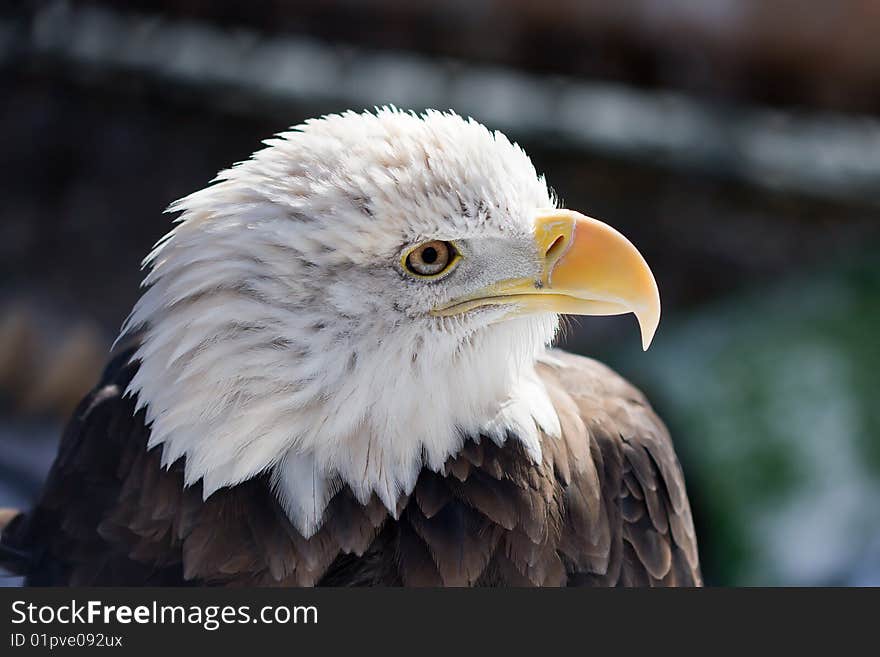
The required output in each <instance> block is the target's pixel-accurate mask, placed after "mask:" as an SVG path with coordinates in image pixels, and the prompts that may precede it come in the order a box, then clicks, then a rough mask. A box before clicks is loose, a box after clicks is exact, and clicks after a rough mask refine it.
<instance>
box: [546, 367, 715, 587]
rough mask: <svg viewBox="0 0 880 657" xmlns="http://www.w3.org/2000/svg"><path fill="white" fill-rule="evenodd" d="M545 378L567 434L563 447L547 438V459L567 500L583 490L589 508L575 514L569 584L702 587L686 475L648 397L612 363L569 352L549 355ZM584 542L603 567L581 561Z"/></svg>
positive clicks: (568, 546)
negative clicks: (598, 553)
mask: <svg viewBox="0 0 880 657" xmlns="http://www.w3.org/2000/svg"><path fill="white" fill-rule="evenodd" d="M538 373H539V376H540V377H541V379H542V381H543V382H544V384H545V386H546V387H547V390H548V392H549V394H550V396H551V399H552V401H553V404H554V406H555V407H556V410H557V413H558V414H559V419H560V424H561V426H562V436H561V439H560V440H558V441H556V440H554V439H553V438H550V437H545V439H544V445H545V447H546V449H545V451H546V452H547V454H546V455H545V460H547V459H550V460H552V461H553V462H554V467H555V469H556V470H557V471H561V472H562V476H561V478H560V479H561V485H562V487H563V490H564V491H565V492H564V494H565V495H566V497H569V498H572V499H575V500H577V499H578V498H579V497H580V496H579V495H573V494H572V493H571V492H569V491H570V490H573V491H583V493H584V494H583V497H584V498H585V499H586V500H587V501H588V502H589V504H584V505H578V504H570V505H568V506H567V514H568V517H567V522H566V523H565V524H564V529H563V536H562V537H561V539H560V545H561V547H562V548H563V550H562V551H563V553H565V554H567V555H568V559H569V563H568V570H569V581H568V583H569V584H585V585H615V584H617V585H624V586H636V585H660V586H662V585H673V586H675V585H678V586H699V585H701V584H702V577H701V574H700V567H699V558H698V553H697V541H696V537H695V533H694V527H693V519H692V516H691V509H690V504H689V502H688V498H687V493H686V490H685V481H684V474H683V473H682V469H681V465H680V464H679V461H678V458H677V457H676V454H675V450H674V446H673V443H672V439H671V438H670V435H669V432H668V430H667V429H666V427H665V426H664V424H663V422H662V421H661V420H660V418H659V417H657V415H656V413H655V412H654V410H653V409H652V408H651V405H650V404H649V403H648V401H647V399H646V398H645V396H644V395H643V394H642V393H641V392H640V391H639V390H638V389H636V388H635V387H634V386H633V385H632V384H630V383H629V382H628V381H626V380H625V379H624V378H623V377H621V376H620V375H618V374H617V373H616V372H614V371H613V370H611V369H610V368H608V367H607V366H605V365H603V364H602V363H600V362H598V361H596V360H593V359H591V358H585V357H582V356H575V355H572V354H569V353H566V352H563V351H560V350H553V351H550V352H548V357H547V358H545V359H542V361H541V362H540V363H539V364H538ZM556 461H559V462H561V463H562V464H563V465H564V466H565V467H562V468H560V467H559V466H558V465H556ZM596 504H598V505H599V510H596V509H594V508H593V506H592V505H596ZM581 507H583V508H585V509H586V510H587V512H586V513H585V512H583V511H582V510H581ZM583 540H586V541H587V543H588V544H591V545H593V544H595V545H597V546H601V547H602V548H604V549H605V550H606V552H605V555H603V558H600V559H598V561H597V560H596V559H595V556H594V555H592V554H591V553H590V552H591V551H590V550H586V551H580V552H579V550H578V548H577V546H578V545H579V541H583ZM588 553H590V554H588ZM585 556H588V557H589V558H587V559H585V558H584V557H585ZM604 557H607V559H605V558H604Z"/></svg>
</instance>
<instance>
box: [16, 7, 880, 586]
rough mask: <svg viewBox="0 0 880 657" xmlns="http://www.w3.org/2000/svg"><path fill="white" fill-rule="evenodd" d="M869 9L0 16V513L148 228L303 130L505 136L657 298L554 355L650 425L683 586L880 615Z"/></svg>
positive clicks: (31, 471) (879, 200)
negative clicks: (630, 385)
mask: <svg viewBox="0 0 880 657" xmlns="http://www.w3.org/2000/svg"><path fill="white" fill-rule="evenodd" d="M878 33H880V5H878V4H877V3H876V2H872V1H868V0H840V1H838V2H824V1H820V0H801V1H799V2H793V1H790V0H781V1H780V2H772V3H768V2H764V1H762V0H704V1H702V2H688V1H686V0H673V1H670V0H666V1H661V0H656V1H650V0H621V1H619V2H615V3H610V2H602V1H599V0H595V1H593V0H590V1H582V2H575V1H574V0H546V1H545V2H541V3H535V2H527V1H526V0H507V1H503V2H502V1H501V0H496V1H491V0H469V1H468V2H461V1H458V0H437V1H435V2H431V3H415V2H404V1H403V0H327V1H324V2H318V1H314V0H313V1H308V2H282V1H280V0H255V1H253V2H248V3H241V2H233V1H231V0H214V1H208V0H161V1H156V2H147V1H146V0H135V1H133V2H126V3H119V2H111V1H109V0H107V1H104V2H100V1H86V0H77V1H69V2H61V1H57V0H52V1H20V0H11V1H8V2H5V3H3V5H2V8H0V91H2V98H3V102H2V103H0V117H2V120H0V138H2V149H0V171H2V175H0V198H2V200H3V203H2V205H0V208H2V213H3V216H2V221H0V506H10V505H24V504H27V502H28V501H29V500H31V499H32V498H33V497H34V495H36V493H37V491H38V490H39V486H40V483H41V481H42V478H43V477H44V475H45V472H46V469H47V467H48V465H49V463H50V461H51V458H52V456H53V454H54V450H55V447H56V445H57V440H58V436H59V432H60V428H61V426H62V425H63V422H64V420H65V419H66V417H67V416H68V415H69V413H70V411H71V409H72V407H73V405H74V404H75V403H76V401H78V399H79V398H80V396H81V395H82V394H83V393H84V392H85V391H86V390H87V389H88V388H89V387H90V386H91V385H92V384H93V383H94V381H95V379H96V377H97V374H98V372H99V370H100V368H101V366H102V365H103V362H104V361H105V359H106V356H107V350H108V348H109V345H110V343H111V342H112V339H113V337H114V335H115V332H116V330H117V329H118V327H119V325H120V323H121V320H122V319H123V318H124V316H125V315H126V314H127V312H128V309H129V308H130V307H131V305H132V303H133V302H134V300H135V299H136V297H137V294H138V283H139V281H140V272H139V262H140V260H141V258H142V257H143V256H144V255H145V254H146V252H147V251H148V250H149V248H150V246H151V245H152V244H153V242H154V241H155V240H156V239H158V238H159V237H160V236H161V235H162V234H164V233H165V232H166V231H167V229H168V227H169V221H170V218H169V217H168V216H167V215H163V214H162V210H163V209H164V208H165V207H166V206H167V205H168V204H169V203H170V202H171V201H173V200H174V199H176V198H179V197H180V196H183V195H184V194H186V193H188V192H190V191H193V190H195V189H198V188H200V187H203V186H204V185H205V184H207V182H208V181H209V180H210V179H211V178H212V177H213V175H214V173H216V171H217V170H219V169H221V168H223V167H225V166H227V165H229V164H230V163H232V162H234V161H237V160H241V159H244V158H246V157H247V156H248V155H249V154H250V153H251V152H252V151H253V150H255V149H256V148H257V147H258V145H259V141H260V140H261V139H263V138H265V137H267V136H269V135H271V134H272V133H274V132H278V131H280V130H283V129H284V128H286V127H287V126H289V125H292V124H295V123H298V122H300V121H302V120H303V119H305V118H308V117H309V116H313V115H316V114H320V113H325V112H331V111H341V110H344V109H347V108H353V109H362V108H369V107H373V106H376V105H383V104H387V103H394V104H397V105H398V106H400V107H405V108H412V109H415V110H419V109H423V108H425V107H437V108H439V109H449V108H451V109H455V110H456V111H458V112H460V113H462V114H468V115H472V116H474V117H475V118H477V119H479V120H481V121H483V122H485V123H486V124H487V125H489V126H490V127H493V128H499V129H502V130H504V131H505V132H506V133H507V134H508V135H509V136H511V138H513V139H515V140H517V141H519V142H520V143H521V144H522V145H523V146H524V147H525V148H526V150H527V151H528V152H529V153H530V154H531V155H532V157H533V159H534V160H535V163H536V165H537V166H538V168H539V169H540V170H542V171H543V172H545V173H546V175H547V177H548V179H549V181H550V183H551V184H552V185H553V187H554V188H555V189H556V191H557V192H558V193H559V195H560V196H561V197H562V199H564V201H565V204H566V205H567V206H569V207H572V208H576V209H579V210H581V211H584V212H585V213H587V214H591V215H594V216H596V217H599V218H602V219H603V220H605V221H608V222H609V223H611V224H612V225H614V226H616V227H618V228H619V229H620V230H621V231H622V232H624V233H625V234H626V235H627V236H629V237H630V238H631V239H632V240H633V241H634V242H635V243H636V244H637V245H638V246H639V248H640V249H641V250H642V252H643V253H644V254H645V256H646V258H647V260H648V262H650V263H651V265H652V268H653V270H654V272H655V274H656V277H657V279H658V282H659V285H660V290H661V295H662V297H663V302H664V317H663V321H662V322H661V326H660V330H659V332H658V334H657V336H656V338H655V340H654V344H653V346H652V348H651V350H650V351H649V352H647V353H642V352H641V350H640V349H639V340H638V335H637V329H636V327H635V322H634V320H632V318H627V317H623V318H593V319H586V320H578V321H571V322H568V324H567V328H566V331H565V332H564V335H563V338H562V343H563V344H564V345H565V346H566V347H567V348H569V349H571V350H575V351H579V352H581V353H585V354H589V355H593V356H596V357H598V358H600V359H603V360H605V361H606V362H608V363H609V364H611V365H612V366H614V367H615V368H617V369H618V370H620V371H621V372H622V373H624V374H625V375H626V376H628V377H629V378H631V379H632V380H633V381H634V382H636V383H637V384H638V385H640V386H641V387H642V388H643V389H644V390H645V392H646V393H647V394H648V396H649V397H650V398H651V399H652V401H653V402H654V404H655V406H656V407H657V409H658V411H659V412H660V414H661V415H662V416H663V417H664V418H665V419H666V420H667V422H668V424H669V426H670V428H671V430H672V433H673V437H674V439H675V442H676V447H677V449H678V451H679V454H680V456H681V459H682V462H683V465H684V469H685V474H686V477H687V482H688V488H689V492H690V495H691V499H692V503H693V506H694V512H695V521H696V523H697V530H698V534H699V538H700V545H701V556H702V560H703V564H704V571H705V576H706V580H707V583H709V584H715V585H780V584H788V585H880V503H878V502H880V403H878V399H880V375H878V372H880V346H878V340H877V336H876V332H875V331H876V327H877V326H878V322H880V256H878V248H877V247H878V246H880V225H878V206H880V121H878V118H877V117H878V113H880V40H878V39H877V38H876V35H877V34H878Z"/></svg>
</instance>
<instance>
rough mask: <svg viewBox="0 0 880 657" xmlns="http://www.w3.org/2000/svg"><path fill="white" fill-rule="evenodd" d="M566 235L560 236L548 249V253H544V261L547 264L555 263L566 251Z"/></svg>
mask: <svg viewBox="0 0 880 657" xmlns="http://www.w3.org/2000/svg"><path fill="white" fill-rule="evenodd" d="M565 242H566V239H565V235H560V236H559V237H557V238H556V239H555V240H553V242H552V243H551V244H550V246H549V247H547V251H546V253H544V261H545V262H553V261H554V260H556V259H557V258H558V257H559V256H560V255H562V252H563V251H564V250H565Z"/></svg>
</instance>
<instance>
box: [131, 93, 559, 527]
mask: <svg viewBox="0 0 880 657" xmlns="http://www.w3.org/2000/svg"><path fill="white" fill-rule="evenodd" d="M266 144H267V148H265V149H263V150H261V151H258V152H257V153H255V154H254V155H253V157H252V158H251V159H249V160H247V161H245V162H242V163H239V164H237V165H236V166H234V167H233V168H231V169H228V170H226V171H223V172H221V173H220V174H219V176H218V177H217V180H216V181H215V184H213V185H211V186H209V187H207V188H206V189H203V190H201V191H199V192H196V193H194V194H192V195H190V196H187V197H186V198H184V199H182V200H180V201H178V202H176V203H175V204H173V205H172V206H171V208H170V210H171V211H175V212H178V211H179V212H181V215H180V216H179V218H178V219H177V222H178V223H177V226H176V227H175V228H174V229H173V230H172V231H171V232H170V233H169V234H168V235H167V236H166V237H165V238H163V239H162V240H161V241H160V242H159V243H158V245H157V246H156V248H155V249H154V250H153V252H152V253H151V254H150V255H149V256H148V257H147V259H146V260H145V266H149V267H150V268H151V270H150V272H149V274H148V275H147V277H146V279H145V280H144V285H145V286H146V287H147V289H146V291H145V292H144V294H143V296H142V297H141V299H140V300H139V302H138V303H137V305H136V306H135V308H134V310H133V311H132V314H131V316H130V317H129V319H128V320H127V322H126V324H125V326H124V327H123V334H125V333H130V332H133V331H135V330H139V329H140V330H142V331H143V337H142V341H141V346H140V348H139V350H138V351H137V354H136V358H137V359H139V360H140V361H141V365H140V369H139V371H138V373H137V375H136V376H135V378H134V380H133V381H132V383H131V385H130V387H129V393H130V394H136V395H137V397H138V403H139V406H140V407H145V408H146V416H147V421H148V423H149V424H150V427H151V437H150V442H149V446H150V447H156V446H160V445H161V449H162V459H163V463H164V464H165V465H170V464H171V463H173V462H174V461H176V460H177V459H179V458H181V457H185V471H186V482H187V484H188V485H189V484H193V483H196V482H198V481H199V480H201V481H202V482H203V485H204V494H205V496H208V495H210V494H211V493H212V492H214V491H215V490H217V489H218V488H221V487H224V486H232V485H235V484H237V483H240V482H242V481H244V480H247V479H249V478H251V477H254V476H255V475H258V474H260V473H263V472H271V473H272V480H273V482H274V485H275V487H276V492H277V495H278V497H279V500H280V501H281V503H282V504H283V505H284V507H285V509H286V510H287V512H288V515H289V516H290V518H291V520H292V522H293V523H294V524H295V526H296V527H297V528H298V529H299V530H300V531H301V532H302V533H303V534H304V535H306V536H309V535H311V534H312V533H314V531H315V530H316V529H317V528H318V527H319V526H320V522H321V518H322V514H323V511H324V508H325V506H326V504H327V502H328V501H329V499H330V498H331V497H332V495H333V494H334V493H335V491H336V490H338V488H339V487H340V486H341V485H343V484H345V485H348V486H349V487H350V488H351V490H352V491H353V492H354V493H355V495H356V496H357V497H358V498H359V499H360V500H361V501H363V502H366V501H367V500H368V499H369V497H370V496H371V495H372V494H373V493H375V494H376V495H378V497H379V498H380V499H381V500H382V502H383V503H384V504H385V506H386V507H387V508H388V509H389V511H390V512H391V513H394V510H395V508H396V504H397V501H398V499H399V497H400V495H401V494H408V493H409V492H411V491H412V489H413V487H414V486H415V482H416V479H417V477H418V474H419V472H420V471H421V469H422V468H423V467H427V468H431V469H433V470H438V469H440V468H442V466H443V464H444V462H445V461H446V459H447V458H448V457H449V456H450V455H453V454H455V453H456V452H457V451H458V450H459V449H460V447H461V445H462V444H463V441H464V440H465V438H466V437H473V438H477V437H479V436H480V435H481V434H482V435H484V436H488V437H490V438H491V439H493V440H496V441H498V442H503V441H504V440H506V439H507V437H508V436H515V438H516V439H518V440H520V441H522V442H523V443H524V444H525V445H526V447H527V449H528V450H529V452H530V453H531V454H532V455H533V456H534V457H535V458H539V457H540V442H539V435H540V432H539V427H540V428H541V429H543V430H544V431H546V432H548V433H551V434H558V432H559V424H558V419H557V417H556V414H555V411H554V410H553V407H552V405H551V404H550V402H549V400H548V398H547V395H546V392H545V391H544V389H543V386H542V385H541V383H540V382H539V381H538V379H537V378H536V376H535V374H534V369H533V364H534V362H535V359H536V358H537V357H538V356H539V355H540V353H541V352H542V351H543V350H544V348H545V346H546V345H547V344H548V343H549V341H550V340H551V339H552V337H553V335H554V333H555V331H556V327H557V317H556V316H555V315H552V314H545V315H532V316H528V317H519V318H515V319H508V318H506V316H507V314H508V310H507V309H505V308H504V307H501V306H496V307H487V308H483V309H481V310H478V311H474V312H471V313H468V314H466V315H463V316H459V317H455V318H439V317H433V316H430V315H429V314H428V311H429V310H430V309H431V308H433V307H434V306H435V305H436V304H437V303H438V302H439V301H442V300H443V299H447V298H453V297H455V296H456V295H460V294H462V292H464V291H467V290H469V289H476V288H479V287H480V286H482V285H485V284H486V283H487V282H489V281H491V279H492V276H493V274H497V272H498V271H500V270H499V268H502V267H503V268H505V271H506V273H508V274H509V273H511V272H512V273H517V268H519V270H520V271H519V272H518V273H519V274H520V275H531V274H534V273H536V272H537V271H538V267H539V265H538V258H537V254H536V253H530V252H528V248H529V247H528V246H527V245H529V244H534V240H533V239H532V230H533V228H532V214H533V212H534V210H535V208H546V207H552V206H554V205H555V199H553V197H552V194H551V193H550V192H549V191H548V188H547V185H546V184H545V182H544V179H543V178H542V177H539V176H538V175H537V174H536V172H535V169H534V166H533V165H532V163H531V161H530V160H529V158H528V157H527V156H526V154H525V153H524V152H523V151H522V150H521V149H520V148H519V147H518V146H516V145H515V144H511V142H510V141H508V140H507V138H506V137H505V136H504V135H502V134H500V133H498V132H495V133H491V132H489V131H488V130H487V129H486V128H484V127H483V126H482V125H480V124H478V123H476V122H475V121H473V120H464V119H462V118H460V117H459V116H457V115H455V114H443V113H439V112H428V113H426V114H425V115H423V116H415V115H413V114H407V113H403V112H400V111H397V110H394V109H383V110H380V111H378V112H377V113H376V114H369V113H365V114H355V113H346V114H342V115H332V116H327V117H324V118H322V119H317V120H312V121H308V122H306V123H305V124H303V125H301V126H298V127H296V128H294V129H292V130H291V131H289V132H285V133H283V134H281V135H278V136H277V137H276V138H274V139H271V140H268V141H267V142H266ZM434 239H440V240H455V241H456V244H459V245H461V248H462V250H463V251H464V252H465V253H464V255H465V256H466V257H465V258H464V259H463V260H462V263H461V265H460V266H459V267H457V268H456V270H455V272H454V273H453V274H451V275H449V276H448V277H445V278H443V279H442V280H439V281H431V282H425V281H421V280H416V279H413V278H412V277H409V276H407V275H406V274H405V273H404V272H403V271H402V269H401V267H400V257H401V254H402V253H404V252H405V250H406V249H407V248H409V247H411V246H413V245H415V244H418V243H420V242H424V241H428V240H434ZM501 319H505V320H506V321H499V320H501Z"/></svg>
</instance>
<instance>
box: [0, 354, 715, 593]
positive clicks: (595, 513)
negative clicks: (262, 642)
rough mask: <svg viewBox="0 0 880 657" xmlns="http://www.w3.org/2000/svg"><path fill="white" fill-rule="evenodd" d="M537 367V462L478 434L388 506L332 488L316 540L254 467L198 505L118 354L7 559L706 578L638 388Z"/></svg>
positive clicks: (267, 571)
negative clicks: (545, 423) (167, 460)
mask: <svg viewBox="0 0 880 657" xmlns="http://www.w3.org/2000/svg"><path fill="white" fill-rule="evenodd" d="M553 355H554V360H555V361H556V363H557V364H553V365H550V364H544V363H541V364H539V365H538V370H539V373H540V375H541V378H542V379H543V381H544V383H545V385H546V386H547V388H548V390H549V392H550V395H551V398H552V400H553V402H554V405H555V406H556V409H557V411H558V413H559V418H560V421H561V424H562V437H561V438H558V439H557V438H552V437H549V436H544V438H543V459H542V462H541V463H540V464H535V463H534V462H533V461H532V460H531V459H530V458H529V457H528V456H527V455H526V453H525V452H524V451H523V449H522V448H521V447H520V446H519V443H518V442H517V441H515V440H508V441H507V443H506V444H505V445H504V446H501V447H499V446H498V445H496V444H495V443H493V442H491V441H490V440H488V439H482V440H481V439H480V437H479V436H474V437H473V439H472V440H469V441H468V442H467V443H466V445H465V447H464V448H463V449H462V451H461V452H460V453H459V454H458V455H457V456H456V457H455V458H452V459H450V460H449V461H448V462H447V464H446V467H445V469H444V472H442V473H434V472H430V471H428V470H425V471H423V472H422V474H421V476H420V477H419V480H418V483H417V485H416V488H415V490H414V491H413V493H412V494H411V495H410V496H409V497H408V498H406V499H402V500H401V501H400V505H399V509H400V513H399V517H398V519H396V520H395V519H394V518H393V517H391V516H390V515H389V514H388V513H387V512H386V510H385V509H384V507H383V506H382V505H381V504H380V503H379V502H378V500H376V499H373V500H372V501H371V502H370V504H368V505H366V506H364V505H362V504H360V503H359V502H357V500H355V499H354V497H353V496H352V495H351V493H350V492H349V491H348V489H346V488H343V489H342V490H341V491H340V492H339V493H337V495H336V496H335V497H334V499H333V500H332V501H331V503H330V505H329V507H328V509H327V514H326V516H325V522H324V524H323V526H322V527H321V529H320V530H319V531H318V532H317V533H316V534H315V535H314V536H313V537H311V538H310V539H305V538H303V537H302V536H301V535H300V534H299V533H298V532H297V531H296V530H295V529H294V528H293V526H292V525H291V524H290V523H289V522H288V520H287V518H286V517H285V515H284V512H283V511H282V509H281V507H280V506H279V505H278V503H277V502H276V500H275V498H274V496H273V494H272V492H271V489H270V487H269V483H268V478H267V477H265V476H264V477H258V478H255V479H252V480H250V481H248V482H246V483H243V484H240V485H238V486H235V487H233V488H228V489H222V490H220V491H218V492H216V493H214V494H213V495H211V496H210V497H209V498H208V499H207V500H205V501H203V500H202V491H201V486H200V485H196V486H192V487H190V488H184V486H183V472H182V470H183V468H182V464H181V463H177V464H175V465H174V466H173V467H172V468H171V469H170V470H163V469H161V468H160V458H159V456H160V455H159V453H158V450H151V451H147V450H146V443H147V439H148V435H149V430H148V429H147V427H146V426H145V425H144V415H143V412H139V413H135V412H134V409H135V401H134V400H133V399H131V398H126V397H123V392H124V390H125V388H126V386H127V384H128V382H129V381H130V380H131V377H132V376H133V374H134V372H135V371H136V369H137V364H128V363H127V358H128V354H126V355H123V356H121V357H119V358H117V359H116V360H115V361H114V362H113V363H111V365H110V366H109V367H108V369H107V371H106V372H105V375H104V378H103V380H102V381H101V383H100V384H99V385H98V387H97V388H96V389H95V390H94V391H93V392H92V393H91V394H90V395H89V396H88V397H87V398H86V399H85V400H84V401H83V402H82V403H81V404H80V406H79V408H78V409H77V411H76V414H75V416H74V418H73V420H72V421H71V423H70V425H69V426H68V428H67V430H66V432H65V434H64V437H63V440H62V443H61V447H60V450H59V453H58V456H57V459H56V461H55V463H54V465H53V467H52V470H51V473H50V475H49V479H48V481H47V483H46V487H45V489H44V492H43V494H42V497H41V499H40V501H39V503H38V504H37V506H36V507H35V508H34V509H33V510H32V511H31V512H29V513H27V514H23V515H20V516H18V517H17V518H15V519H14V520H13V521H12V522H10V523H9V525H8V527H7V528H6V530H5V531H4V533H3V540H2V545H3V548H4V551H3V552H0V560H5V561H6V563H7V566H8V567H11V568H13V569H18V570H19V571H20V572H23V573H24V574H26V575H27V582H28V583H29V584H31V585H78V584H79V585H238V586H242V585H279V586H287V585H332V586H357V585H405V586H441V585H445V586H472V585H476V586H562V585H586V586H613V585H625V586H635V585H660V586H668V585H679V586H694V585H700V584H701V578H700V571H699V564H698V558H697V544H696V539H695V537H694V529H693V522H692V520H691V514H690V507H689V504H688V500H687V496H686V493H685V488H684V480H683V476H682V472H681V468H680V466H679V464H678V460H677V459H676V456H675V453H674V451H673V447H672V443H671V441H670V439H669V435H668V433H667V432H666V429H665V428H664V426H663V424H662V423H661V422H660V420H659V419H658V418H657V417H656V415H654V413H653V411H652V410H651V408H650V406H649V405H648V403H647V401H646V400H645V398H644V397H643V396H642V395H641V393H639V392H638V391H637V390H635V389H634V388H633V387H632V386H630V385H629V384H628V383H627V382H625V381H624V380H623V379H621V378H620V377H619V376H617V375H616V374H615V373H614V372H612V371H611V370H609V369H608V368H606V367H605V366H603V365H601V364H599V363H597V362H595V361H592V360H589V359H585V358H580V357H576V356H571V355H568V354H565V353H561V352H553Z"/></svg>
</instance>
